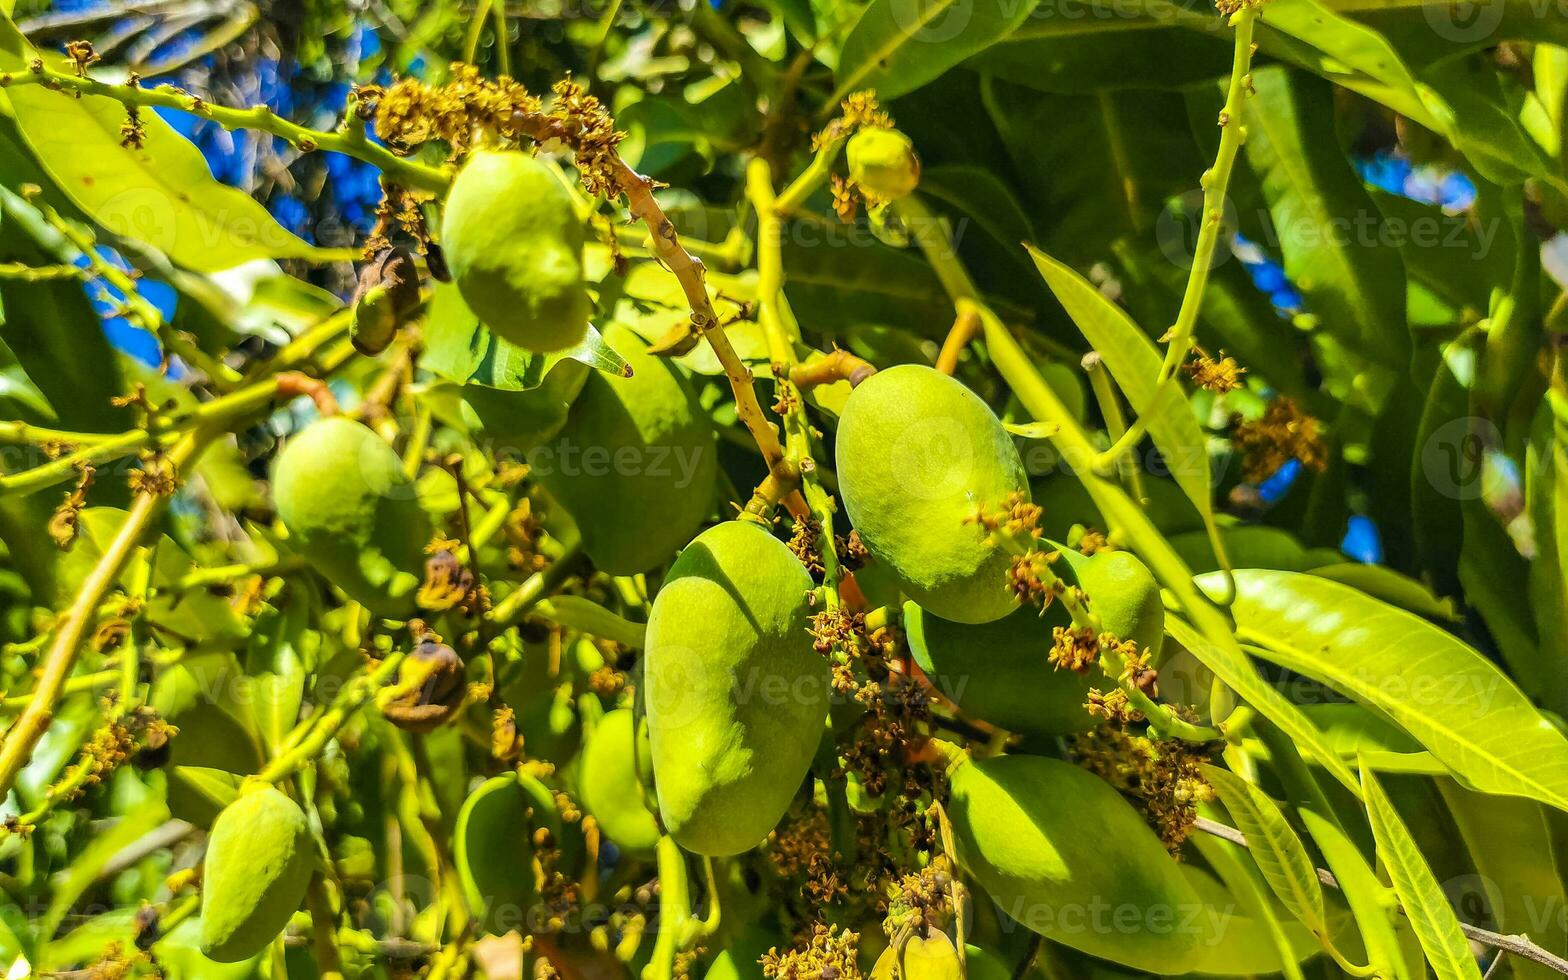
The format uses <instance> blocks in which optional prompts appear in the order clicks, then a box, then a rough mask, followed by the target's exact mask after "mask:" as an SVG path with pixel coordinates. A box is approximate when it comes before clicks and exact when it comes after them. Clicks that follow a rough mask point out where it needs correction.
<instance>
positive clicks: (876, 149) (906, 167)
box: [846, 127, 920, 201]
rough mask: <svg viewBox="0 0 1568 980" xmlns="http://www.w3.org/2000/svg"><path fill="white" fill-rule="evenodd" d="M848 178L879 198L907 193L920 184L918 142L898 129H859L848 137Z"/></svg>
mask: <svg viewBox="0 0 1568 980" xmlns="http://www.w3.org/2000/svg"><path fill="white" fill-rule="evenodd" d="M846 155H847V156H848V158H849V179H850V180H851V181H853V182H854V183H855V184H856V185H858V186H859V187H861V188H862V189H863V190H865V191H868V192H870V194H871V196H872V197H874V198H876V199H877V200H879V201H896V200H898V199H899V198H901V197H908V196H909V195H910V194H911V193H913V191H914V189H915V188H916V187H918V186H920V158H919V157H918V156H916V155H915V144H914V143H912V142H910V139H909V137H908V136H905V135H904V134H903V133H901V132H899V131H898V130H896V129H883V128H880V127H875V128H866V129H862V130H860V131H859V132H858V133H856V134H855V135H854V136H851V137H850V138H849V146H848V148H847V151H846Z"/></svg>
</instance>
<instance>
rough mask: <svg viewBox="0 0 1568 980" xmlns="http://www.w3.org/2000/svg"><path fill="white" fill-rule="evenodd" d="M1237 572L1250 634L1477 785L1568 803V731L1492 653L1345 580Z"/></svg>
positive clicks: (1243, 625) (1240, 608) (1240, 612)
mask: <svg viewBox="0 0 1568 980" xmlns="http://www.w3.org/2000/svg"><path fill="white" fill-rule="evenodd" d="M1205 578H1208V577H1207V576H1205ZM1235 578H1236V601H1235V603H1234V604H1233V605H1232V606H1231V613H1232V615H1233V616H1235V619H1236V626H1237V635H1238V636H1239V637H1240V638H1241V639H1242V641H1243V642H1246V643H1251V644H1254V645H1256V646H1258V647H1260V648H1262V649H1263V650H1265V651H1266V652H1267V656H1268V657H1269V659H1270V660H1272V661H1274V662H1275V663H1277V664H1279V665H1280V666H1282V667H1285V668H1287V669H1289V670H1293V671H1295V672H1296V673H1298V674H1302V675H1304V676H1306V677H1310V678H1312V679H1314V680H1316V681H1319V682H1320V683H1323V684H1326V685H1328V686H1329V687H1331V688H1333V689H1335V690H1337V691H1339V692H1340V693H1342V694H1345V695H1347V696H1349V697H1350V698H1352V699H1354V700H1356V701H1358V702H1360V703H1362V704H1365V705H1367V706H1368V707H1371V708H1373V709H1375V710H1377V711H1379V712H1381V713H1382V714H1384V715H1385V716H1387V717H1388V718H1389V719H1391V720H1392V721H1394V722H1395V723H1396V724H1397V725H1399V726H1400V727H1401V728H1403V729H1404V730H1405V731H1407V732H1409V733H1410V735H1411V736H1413V737H1414V738H1415V739H1416V741H1418V742H1420V743H1421V744H1422V745H1423V746H1425V747H1426V748H1427V750H1428V751H1430V752H1431V753H1432V754H1433V755H1434V756H1436V757H1437V758H1438V759H1439V760H1440V761H1442V762H1443V763H1444V764H1446V765H1447V766H1448V767H1449V768H1450V769H1452V770H1453V771H1454V773H1455V774H1457V775H1458V776H1459V778H1460V779H1462V780H1463V781H1464V782H1465V783H1466V784H1467V785H1470V786H1472V787H1474V788H1475V789H1478V790H1480V791H1482V792H1486V793H1500V794H1503V795H1507V796H1526V797H1529V798H1531V799H1536V800H1540V801H1541V802H1543V803H1547V804H1550V805H1552V806H1554V807H1557V808H1558V809H1562V810H1568V739H1565V738H1564V736H1563V734H1562V732H1560V731H1559V730H1558V729H1557V728H1556V727H1555V726H1554V725H1552V723H1551V722H1550V721H1548V720H1547V719H1546V718H1545V717H1543V716H1542V715H1541V713H1540V712H1539V711H1537V710H1536V709H1535V706H1534V705H1532V704H1531V703H1530V701H1529V699H1528V698H1526V697H1525V695H1524V693H1523V692H1522V691H1520V690H1519V688H1518V687H1517V686H1515V684H1514V682H1513V681H1512V680H1510V679H1509V678H1508V676H1507V675H1505V674H1504V673H1503V672H1502V671H1501V670H1499V669H1498V668H1497V667H1496V666H1495V665H1494V664H1493V663H1492V662H1491V661H1489V660H1487V659H1486V658H1485V657H1483V656H1482V655H1481V654H1480V653H1478V652H1477V651H1475V650H1474V649H1472V648H1470V647H1469V646H1467V645H1465V644H1464V643H1463V642H1461V641H1460V640H1459V639H1457V638H1456V637H1454V636H1452V635H1450V634H1449V633H1446V632H1444V631H1443V630H1441V629H1439V628H1438V627H1436V626H1433V625H1432V624H1431V623H1428V622H1427V621H1426V620H1424V619H1421V618H1420V617H1418V616H1414V615H1412V614H1410V613H1408V612H1405V611H1404V610H1402V609H1396V608H1395V607H1393V606H1391V605H1389V604H1387V603H1385V602H1380V601H1378V600H1377V599H1374V598H1372V597H1371V596H1368V595H1365V594H1364V593H1361V592H1358V591H1357V590H1355V589H1353V588H1351V587H1349V586H1347V585H1341V584H1340V583H1338V582H1331V581H1329V580H1327V579H1323V578H1319V577H1317V576H1315V575H1304V574H1300V573H1296V572H1280V571H1268V570H1262V569H1245V570H1240V571H1237V572H1236V576H1235ZM1282 727H1283V726H1282Z"/></svg>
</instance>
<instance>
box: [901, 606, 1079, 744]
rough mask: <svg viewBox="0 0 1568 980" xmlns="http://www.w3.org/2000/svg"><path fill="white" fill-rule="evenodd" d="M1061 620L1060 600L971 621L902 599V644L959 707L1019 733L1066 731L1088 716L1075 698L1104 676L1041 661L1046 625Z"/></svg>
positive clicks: (1048, 645) (1065, 618)
mask: <svg viewBox="0 0 1568 980" xmlns="http://www.w3.org/2000/svg"><path fill="white" fill-rule="evenodd" d="M1068 623H1069V619H1068V616H1067V612H1066V610H1065V609H1063V608H1062V606H1061V604H1060V603H1053V604H1052V605H1051V606H1050V607H1049V608H1047V609H1046V610H1045V612H1044V614H1041V613H1040V612H1039V611H1038V610H1035V609H1018V610H1015V611H1014V612H1013V613H1012V614H1011V615H1009V616H1006V617H1004V618H1002V619H998V620H996V621H995V622H992V623H981V624H978V625H969V624H963V623H954V622H949V621H948V620H945V619H942V618H941V617H939V616H936V615H933V614H932V613H929V612H927V611H926V610H924V609H921V608H920V607H919V606H917V605H915V604H914V603H912V602H910V603H905V604H904V633H905V635H906V636H907V637H908V639H909V649H910V651H911V652H912V653H913V654H914V656H915V662H916V663H918V664H919V665H920V669H921V670H923V671H925V672H926V676H927V677H929V678H930V680H931V682H932V683H933V684H935V685H936V687H937V690H939V691H941V692H942V693H943V695H945V696H946V697H947V698H949V699H950V700H952V701H953V702H954V703H955V704H957V705H958V707H959V709H960V710H961V711H963V713H964V714H965V715H968V716H969V717H972V718H979V719H982V720H984V721H988V722H990V723H991V724H993V725H996V726H998V727H1001V728H1005V729H1006V730H1008V731H1010V732H1017V733H1019V734H1024V735H1070V734H1073V733H1075V732H1082V731H1087V730H1089V729H1090V728H1093V727H1094V726H1095V724H1096V721H1095V719H1094V718H1093V717H1092V716H1091V715H1090V714H1089V712H1087V711H1085V710H1084V707H1083V705H1084V702H1085V701H1086V700H1087V699H1088V695H1089V688H1090V687H1093V686H1095V685H1096V684H1098V685H1099V686H1101V687H1103V686H1105V679H1104V678H1103V677H1100V676H1098V671H1095V672H1092V673H1091V674H1089V675H1082V674H1077V673H1074V672H1073V671H1071V670H1053V669H1052V668H1051V665H1050V664H1049V663H1047V662H1046V655H1047V654H1048V653H1049V652H1050V649H1051V628H1052V627H1054V626H1066V625H1068Z"/></svg>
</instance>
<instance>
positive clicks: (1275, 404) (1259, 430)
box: [1230, 395, 1328, 483]
mask: <svg viewBox="0 0 1568 980" xmlns="http://www.w3.org/2000/svg"><path fill="white" fill-rule="evenodd" d="M1231 422H1232V429H1231V434H1230V441H1231V444H1232V445H1233V446H1235V447H1236V449H1237V450H1238V451H1240V452H1241V454H1242V463H1241V466H1242V475H1243V476H1245V477H1246V479H1247V480H1248V481H1249V482H1252V483H1259V482H1262V481H1263V480H1266V479H1268V478H1269V477H1270V476H1272V475H1274V473H1275V471H1276V470H1278V469H1279V468H1280V467H1281V466H1284V465H1285V463H1286V462H1288V461H1290V460H1292V459H1294V460H1298V461H1299V462H1300V463H1301V465H1303V466H1305V467H1307V468H1308V469H1311V470H1316V471H1318V472H1322V471H1323V469H1324V468H1326V467H1327V466H1328V447H1327V446H1326V445H1325V444H1324V442H1323V436H1322V433H1321V432H1320V428H1321V426H1320V423H1319V422H1318V420H1317V419H1315V418H1313V417H1312V416H1310V415H1308V414H1306V413H1305V412H1303V411H1301V409H1300V408H1299V407H1297V405H1296V403H1295V401H1294V400H1293V399H1291V398H1289V397H1287V396H1285V395H1280V396H1279V397H1277V398H1275V399H1274V400H1273V401H1272V402H1270V403H1269V407H1268V408H1267V409H1266V410H1265V411H1264V413H1263V417H1262V418H1260V419H1258V420H1257V421H1255V422H1248V421H1246V420H1244V419H1242V418H1241V417H1240V416H1239V415H1237V416H1232V417H1231Z"/></svg>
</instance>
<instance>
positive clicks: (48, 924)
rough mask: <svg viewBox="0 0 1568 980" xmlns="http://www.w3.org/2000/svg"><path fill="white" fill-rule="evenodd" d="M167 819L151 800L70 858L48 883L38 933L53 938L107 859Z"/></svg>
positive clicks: (163, 809) (158, 804)
mask: <svg viewBox="0 0 1568 980" xmlns="http://www.w3.org/2000/svg"><path fill="white" fill-rule="evenodd" d="M168 818H169V810H168V808H167V807H166V806H164V804H163V801H162V800H160V799H156V798H152V799H149V800H148V801H147V802H145V803H142V804H141V805H140V806H138V807H136V808H135V809H134V810H132V811H131V812H129V813H127V814H126V815H125V816H123V817H121V818H120V819H118V820H115V821H112V822H111V823H110V825H109V827H108V828H107V829H106V830H104V831H103V832H101V833H98V834H95V835H93V837H92V839H91V841H90V842H89V843H88V844H87V846H86V847H84V848H83V849H82V850H81V851H80V852H78V853H76V854H75V855H73V857H74V860H72V862H71V864H70V866H69V867H67V868H66V869H65V870H64V871H61V872H60V873H59V874H57V875H55V876H54V878H53V879H51V881H50V888H49V910H48V912H46V913H45V914H44V917H43V920H42V921H41V922H40V923H39V933H40V934H42V935H45V936H53V935H54V934H55V932H56V931H57V930H58V929H59V927H60V923H61V922H62V921H63V920H64V919H65V914H66V913H67V912H68V911H70V909H71V906H73V905H75V904H76V902H77V900H78V899H80V898H81V897H82V894H83V893H84V892H86V891H87V889H88V888H90V887H92V884H93V882H95V881H97V880H98V876H99V874H100V872H102V870H103V867H104V865H106V864H108V863H109V859H110V858H112V857H114V856H115V855H116V854H118V853H119V852H120V850H121V849H123V848H125V847H127V846H129V845H131V844H133V843H135V842H136V841H137V839H139V838H140V837H142V835H144V834H147V833H150V832H151V831H152V830H153V829H154V828H156V827H157V826H158V825H159V824H161V823H163V821H165V820H167V819H168Z"/></svg>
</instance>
